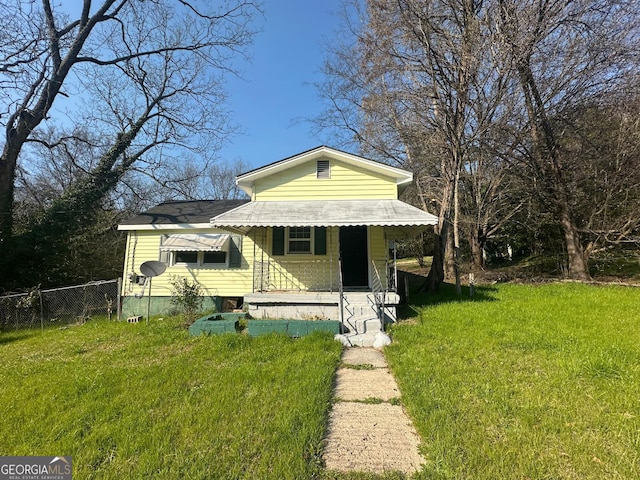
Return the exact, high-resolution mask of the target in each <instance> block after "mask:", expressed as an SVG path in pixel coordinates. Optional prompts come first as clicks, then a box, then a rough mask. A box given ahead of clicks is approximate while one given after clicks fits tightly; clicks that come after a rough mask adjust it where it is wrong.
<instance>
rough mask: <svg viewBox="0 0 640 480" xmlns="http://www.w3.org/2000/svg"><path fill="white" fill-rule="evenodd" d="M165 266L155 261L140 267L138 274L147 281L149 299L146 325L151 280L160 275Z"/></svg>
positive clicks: (148, 305)
mask: <svg viewBox="0 0 640 480" xmlns="http://www.w3.org/2000/svg"><path fill="white" fill-rule="evenodd" d="M166 269H167V266H166V265H165V264H164V263H162V262H158V261H157V260H149V261H147V262H144V263H143V264H142V265H140V273H142V274H143V275H144V276H145V277H147V278H148V279H149V298H148V300H147V325H148V324H149V311H150V310H151V279H152V278H153V277H157V276H158V275H162V274H163V273H164V271H165V270H166Z"/></svg>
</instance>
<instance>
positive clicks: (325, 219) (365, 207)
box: [211, 200, 438, 237]
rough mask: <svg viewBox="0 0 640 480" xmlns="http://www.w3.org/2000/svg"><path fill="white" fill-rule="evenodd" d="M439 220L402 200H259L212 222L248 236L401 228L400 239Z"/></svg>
mask: <svg viewBox="0 0 640 480" xmlns="http://www.w3.org/2000/svg"><path fill="white" fill-rule="evenodd" d="M437 223H438V217H436V216H435V215H432V214H430V213H427V212H425V211H423V210H420V209H419V208H416V207H414V206H412V205H409V204H408V203H404V202H402V201H400V200H295V201H273V202H265V201H255V202H250V203H247V204H245V205H241V206H239V207H238V208H235V209H233V210H230V211H228V212H226V213H222V214H220V215H218V216H217V217H215V218H212V219H211V226H213V227H217V228H222V229H225V230H230V231H235V232H241V233H246V232H248V231H249V230H250V229H251V228H253V227H276V226H278V227H300V226H315V227H339V226H382V227H397V228H395V230H396V231H397V234H398V235H397V236H398V237H401V236H407V235H408V236H411V235H413V234H415V233H417V232H419V231H421V230H424V229H425V228H426V227H427V226H429V225H436V224H437Z"/></svg>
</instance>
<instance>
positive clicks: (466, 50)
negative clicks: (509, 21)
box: [323, 0, 507, 290]
mask: <svg viewBox="0 0 640 480" xmlns="http://www.w3.org/2000/svg"><path fill="white" fill-rule="evenodd" d="M355 10H356V12H358V15H352V17H351V19H352V21H351V23H350V25H352V28H351V34H353V35H355V38H356V40H355V41H354V42H353V43H352V44H351V45H350V46H349V48H344V46H340V47H339V49H335V51H334V54H333V57H332V61H331V62H329V63H328V64H327V67H326V72H327V74H328V75H329V78H330V80H329V81H328V82H327V83H326V84H325V85H324V86H323V87H324V90H323V91H324V94H325V96H326V97H327V98H328V99H329V101H330V110H329V112H328V115H327V116H325V117H324V119H323V121H324V122H325V124H323V126H324V127H326V126H327V120H326V119H327V117H328V118H332V119H333V124H340V123H342V124H345V125H347V127H348V132H349V133H351V134H353V135H354V138H355V139H356V140H357V141H358V142H359V143H360V144H362V145H363V146H364V148H365V149H367V150H370V151H374V152H376V153H377V154H378V156H382V157H386V158H391V159H395V161H396V162H397V163H399V164H401V165H404V166H405V167H407V168H410V169H412V170H413V171H414V173H415V175H416V184H417V193H418V197H419V199H420V200H419V203H420V206H421V207H422V208H424V209H430V208H432V207H433V206H435V207H436V208H437V209H438V216H439V223H438V225H437V227H436V248H435V252H434V259H433V263H432V267H431V270H430V272H429V276H428V281H427V284H426V286H428V288H429V289H430V290H435V289H437V288H438V286H439V285H440V283H442V281H443V280H444V279H445V273H446V274H447V277H448V278H452V279H453V278H455V280H456V284H457V286H458V290H459V288H460V262H459V250H460V230H459V222H460V216H461V210H460V209H461V203H462V202H461V199H460V194H461V188H460V185H461V176H462V174H463V173H464V172H471V171H472V170H471V169H470V168H467V167H468V165H470V163H469V162H471V161H472V159H471V156H472V155H473V154H474V152H475V151H477V145H478V143H480V142H482V141H483V138H484V136H485V135H486V134H487V131H488V129H490V128H492V126H493V125H494V124H495V123H496V121H497V120H499V119H500V118H501V116H503V115H505V112H506V109H504V108H503V107H501V100H500V99H501V96H502V95H504V94H505V93H506V86H507V82H506V80H505V75H507V73H505V72H506V70H504V69H501V68H500V67H501V65H500V63H499V61H495V59H494V58H493V57H492V53H493V50H492V49H491V48H490V35H488V32H489V31H490V25H489V24H488V16H487V15H486V11H485V9H484V5H483V2H480V1H473V0H464V1H454V0H444V1H424V0H401V1H397V2H383V1H375V0H371V1H369V2H367V4H366V10H358V9H357V8H356V9H355ZM357 20H359V21H360V25H357V24H356V21H357ZM350 65H351V66H350ZM447 258H448V261H445V260H446V259H447ZM445 266H450V268H447V269H446V268H445Z"/></svg>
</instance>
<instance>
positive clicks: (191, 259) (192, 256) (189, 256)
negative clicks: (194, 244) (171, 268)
mask: <svg viewBox="0 0 640 480" xmlns="http://www.w3.org/2000/svg"><path fill="white" fill-rule="evenodd" d="M174 255H175V257H174V263H198V252H175V253H174Z"/></svg>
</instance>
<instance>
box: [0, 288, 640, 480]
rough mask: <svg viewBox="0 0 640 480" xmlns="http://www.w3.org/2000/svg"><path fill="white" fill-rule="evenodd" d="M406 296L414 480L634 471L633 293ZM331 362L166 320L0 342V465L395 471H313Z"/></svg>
mask: <svg viewBox="0 0 640 480" xmlns="http://www.w3.org/2000/svg"><path fill="white" fill-rule="evenodd" d="M411 300H412V302H413V307H412V308H413V314H412V316H413V318H412V319H410V320H408V321H404V322H401V323H400V324H398V325H395V326H394V327H393V328H392V329H391V334H392V336H393V339H394V343H393V344H392V345H391V346H390V347H387V350H386V351H385V355H386V357H387V360H388V362H389V364H390V366H391V368H392V370H393V373H394V374H395V376H396V379H397V381H398V383H399V386H400V391H401V397H400V398H399V399H397V401H398V402H399V403H400V404H402V405H403V406H404V407H405V409H406V410H407V411H408V413H409V414H410V416H411V417H412V419H413V421H414V424H415V426H416V428H417V430H418V432H419V434H420V436H421V439H422V445H421V448H422V453H423V455H424V457H425V459H426V465H425V467H424V468H423V470H422V471H421V472H419V473H418V474H417V475H416V478H419V479H501V480H502V479H601V478H612V479H616V478H620V479H627V478H640V433H639V432H640V328H639V326H640V325H639V323H640V288H632V287H615V286H607V287H604V286H588V285H580V284H546V285H538V286H532V285H496V286H479V287H477V292H476V296H475V298H474V299H473V300H470V299H469V298H468V297H466V298H463V299H457V298H456V297H455V295H454V294H453V292H452V291H451V290H450V286H448V285H445V286H444V287H443V291H442V293H441V294H439V295H437V296H435V297H412V299H411ZM340 352H341V346H340V344H339V343H338V342H335V341H334V340H333V339H332V338H331V335H327V334H325V335H319V334H316V335H312V336H309V337H304V338H301V339H296V340H292V339H289V338H288V337H286V336H284V335H280V336H278V335H266V336H263V337H256V338H251V337H248V336H246V335H235V334H225V335H216V336H210V337H207V336H203V337H190V336H189V335H188V334H187V332H186V330H185V329H184V328H180V326H179V322H178V321H175V320H163V321H160V320H157V321H153V322H151V323H150V324H149V325H148V326H147V325H145V324H144V323H141V324H127V323H124V322H122V323H118V322H109V321H90V322H88V323H87V324H85V325H82V326H75V327H69V328H66V329H50V330H45V331H44V332H41V331H39V330H38V331H33V332H30V331H19V332H12V333H4V334H1V335H0V371H1V372H2V376H1V380H2V382H1V384H2V387H1V388H0V415H1V419H2V420H1V421H0V455H72V456H73V462H74V478H83V479H84V478H95V479H112V478H113V479H116V478H127V479H142V478H145V479H146V478H159V479H175V478H188V479H214V478H215V479H249V478H251V479H253V478H256V479H310V478H317V479H323V480H347V479H349V480H372V479H385V480H392V479H393V480H398V479H401V478H403V477H402V475H400V474H398V473H389V474H387V475H381V476H377V475H370V474H358V473H353V474H340V473H337V472H327V471H323V469H322V465H321V458H320V457H321V449H322V438H323V436H324V434H325V428H326V418H327V413H328V409H329V408H330V402H331V395H332V392H331V390H332V382H333V375H334V372H335V370H336V368H337V367H338V365H339V363H340Z"/></svg>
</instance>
